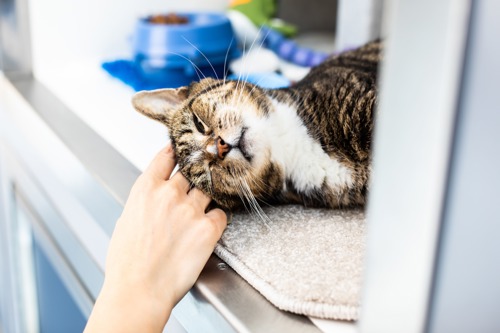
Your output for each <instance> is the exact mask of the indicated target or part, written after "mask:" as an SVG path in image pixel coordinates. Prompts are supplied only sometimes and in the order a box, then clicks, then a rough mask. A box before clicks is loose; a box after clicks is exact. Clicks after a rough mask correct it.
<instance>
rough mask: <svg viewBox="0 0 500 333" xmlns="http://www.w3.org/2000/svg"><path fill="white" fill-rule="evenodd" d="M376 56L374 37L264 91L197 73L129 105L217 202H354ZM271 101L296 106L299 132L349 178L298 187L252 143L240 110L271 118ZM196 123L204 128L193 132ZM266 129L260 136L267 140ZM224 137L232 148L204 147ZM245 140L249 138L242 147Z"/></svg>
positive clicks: (367, 164) (366, 151) (367, 142)
mask: <svg viewBox="0 0 500 333" xmlns="http://www.w3.org/2000/svg"><path fill="white" fill-rule="evenodd" d="M380 61H381V43H380V42H379V41H375V42H372V43H369V44H367V45H365V46H363V47H361V48H358V49H356V50H353V51H349V52H345V53H342V54H340V55H338V56H333V57H331V58H329V59H328V60H326V61H325V62H324V63H322V64H321V65H319V66H317V67H315V68H313V69H312V70H311V71H310V73H309V74H308V75H307V76H306V77H305V78H304V79H303V80H301V81H300V82H298V83H297V84H295V85H294V86H292V87H291V88H286V89H276V90H266V89H262V88H259V87H257V86H255V85H252V84H249V83H244V82H237V81H227V82H226V81H222V80H213V79H204V80H202V81H200V82H199V83H193V84H191V85H190V86H189V87H182V88H179V89H161V90H156V91H152V92H140V93H138V94H136V96H135V97H134V99H133V104H134V106H135V107H136V109H137V110H138V111H140V112H142V113H144V114H146V115H147V116H149V117H151V118H153V119H156V120H158V121H160V122H161V123H163V124H165V125H166V126H167V127H168V129H169V136H170V139H171V141H172V144H173V145H174V149H175V152H176V156H177V162H178V163H179V167H180V171H181V172H182V173H183V174H184V175H185V176H186V178H188V179H189V180H190V181H191V183H192V185H193V186H196V187H198V188H200V189H201V190H202V191H204V192H205V193H206V194H208V195H210V196H211V197H212V198H213V200H214V201H215V202H216V203H217V204H219V205H221V206H223V207H227V208H235V207H239V206H242V205H243V206H246V207H248V208H250V209H252V210H255V211H257V212H259V211H260V207H259V203H271V204H272V203H290V202H294V203H297V202H299V203H302V204H304V205H307V206H319V207H329V208H335V207H347V206H352V205H360V204H364V203H365V201H366V196H367V191H368V187H369V177H370V172H371V141H372V132H373V115H374V112H375V109H376V106H377V69H378V64H379V63H380ZM273 101H274V102H273ZM275 101H278V102H279V103H281V104H283V105H287V106H290V107H292V108H293V109H296V114H297V115H298V117H299V118H300V119H301V121H302V123H303V125H304V126H305V128H306V129H307V134H308V135H309V136H310V137H311V138H312V139H313V140H314V141H315V142H317V143H318V144H319V145H320V146H321V148H322V150H323V152H324V153H326V154H327V155H328V156H329V157H330V158H331V159H334V160H336V161H338V162H339V164H340V165H342V166H343V167H345V168H346V169H347V170H349V172H350V175H351V178H352V179H351V181H349V182H346V183H345V184H344V185H339V186H336V187H335V186H334V187H332V186H331V184H330V183H327V179H326V178H325V180H324V182H323V185H321V186H319V187H314V188H311V189H307V190H304V189H301V188H299V187H300V186H298V185H297V184H296V183H295V182H296V180H295V179H294V178H293V177H289V176H287V175H286V172H285V171H286V170H288V169H289V167H288V166H283V165H281V164H279V163H277V162H274V161H273V156H272V155H271V150H270V148H269V149H268V148H265V147H264V148H262V149H261V148H258V149H257V148H255V149H253V148H254V147H260V146H259V145H258V144H256V143H255V142H258V141H255V140H256V138H253V137H250V138H247V136H249V135H250V134H248V135H247V133H254V132H252V131H253V128H246V127H245V126H246V125H245V124H246V123H245V119H246V118H245V117H250V115H251V117H253V118H251V119H255V123H258V121H260V120H262V119H264V120H265V119H268V118H271V117H272V116H273V113H275V112H276V110H275V108H276V103H275ZM197 119H199V121H197ZM196 123H198V125H199V126H198V127H197V126H196ZM200 123H201V125H203V126H202V128H203V130H202V132H203V133H204V134H201V133H199V132H200V129H199V127H200ZM247 123H248V121H247ZM231 133H232V134H231ZM234 133H236V134H234ZM238 133H239V134H238ZM255 133H260V132H255ZM273 134H274V133H272V132H266V134H265V135H267V136H270V140H272V136H273ZM238 135H239V136H238ZM260 135H261V136H262V135H263V134H262V133H261V134H260ZM254 136H255V135H254ZM227 137H235V139H234V140H233V141H232V145H231V147H233V148H232V150H233V155H228V158H224V157H222V158H221V156H220V150H217V151H214V150H213V149H214V148H210V147H216V148H217V147H223V146H221V145H218V143H220V142H224V141H220V139H224V140H225V139H226V138H227ZM265 139H266V140H267V138H265ZM252 140H253V141H252ZM248 142H251V143H253V145H251V147H252V149H251V150H250V151H248V150H249V149H248V147H245V144H247V143H248ZM266 142H267V141H266ZM247 145H249V144H247ZM249 146H250V145H249ZM284 148H286V147H284ZM210 149H212V151H210ZM290 151H292V152H293V151H294V149H293V147H292V148H291V150H290ZM218 152H219V156H218V155H217V153H218ZM229 156H236V157H231V158H229ZM306 171H307V170H304V173H305V172H306Z"/></svg>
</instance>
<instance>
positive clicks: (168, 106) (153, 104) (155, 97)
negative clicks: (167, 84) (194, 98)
mask: <svg viewBox="0 0 500 333" xmlns="http://www.w3.org/2000/svg"><path fill="white" fill-rule="evenodd" d="M187 96H188V88H187V87H180V88H177V89H157V90H150V91H140V92H138V93H136V94H135V95H134V96H133V97H132V105H134V108H135V109H136V110H137V111H139V112H140V113H142V114H144V115H146V116H148V117H150V118H152V119H155V120H158V121H160V122H162V123H164V124H167V123H168V119H169V114H170V113H171V112H172V111H173V110H175V109H176V108H177V107H178V106H179V105H180V104H181V103H182V102H184V100H186V98H187Z"/></svg>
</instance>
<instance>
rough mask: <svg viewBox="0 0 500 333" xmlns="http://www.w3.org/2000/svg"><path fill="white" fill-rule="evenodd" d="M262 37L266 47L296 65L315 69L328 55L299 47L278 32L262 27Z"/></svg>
mask: <svg viewBox="0 0 500 333" xmlns="http://www.w3.org/2000/svg"><path fill="white" fill-rule="evenodd" d="M261 35H262V36H263V38H264V46H266V47H267V48H268V49H270V50H272V51H274V52H275V53H276V54H277V55H278V56H279V57H280V58H282V59H284V60H288V61H290V62H292V63H294V64H296V65H299V66H305V67H313V66H316V65H319V64H320V63H322V62H323V61H325V59H326V58H328V56H329V55H328V54H327V53H325V52H320V51H315V50H313V49H310V48H307V47H303V46H300V45H298V44H297V43H296V42H295V41H293V40H291V39H288V38H285V37H284V36H283V35H282V34H281V33H279V32H278V31H276V30H273V29H270V28H267V27H262V31H261Z"/></svg>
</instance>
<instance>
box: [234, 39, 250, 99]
mask: <svg viewBox="0 0 500 333" xmlns="http://www.w3.org/2000/svg"><path fill="white" fill-rule="evenodd" d="M246 43H247V36H246V35H245V36H244V37H243V54H245V49H246ZM240 82H241V71H240V72H239V73H238V79H237V80H236V87H235V89H234V90H235V91H238V87H239V83H240ZM235 96H236V94H233V98H232V100H231V103H234V97H235Z"/></svg>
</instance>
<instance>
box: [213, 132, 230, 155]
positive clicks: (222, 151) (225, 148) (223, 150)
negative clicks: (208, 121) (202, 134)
mask: <svg viewBox="0 0 500 333" xmlns="http://www.w3.org/2000/svg"><path fill="white" fill-rule="evenodd" d="M216 144H217V156H219V158H220V159H221V160H223V159H224V157H226V155H227V153H229V151H230V150H231V148H232V147H231V145H230V144H229V143H227V142H226V141H224V140H223V139H222V138H221V137H220V136H219V137H218V138H217V142H216Z"/></svg>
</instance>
